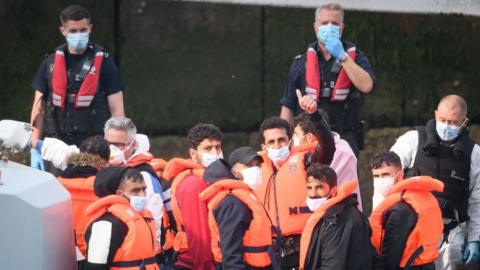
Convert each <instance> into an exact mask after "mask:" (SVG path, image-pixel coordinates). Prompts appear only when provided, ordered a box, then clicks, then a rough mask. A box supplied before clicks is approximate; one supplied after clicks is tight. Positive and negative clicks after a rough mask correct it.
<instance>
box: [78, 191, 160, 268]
mask: <svg viewBox="0 0 480 270" xmlns="http://www.w3.org/2000/svg"><path fill="white" fill-rule="evenodd" d="M106 212H109V213H111V214H112V215H114V216H115V217H117V218H118V219H120V220H121V221H122V222H123V223H124V224H125V225H127V227H128V231H127V235H126V236H125V240H124V241H123V243H122V245H121V246H120V247H119V248H118V250H117V252H116V253H115V256H114V257H113V262H112V266H111V267H110V269H111V270H140V269H146V270H159V269H160V268H159V267H158V264H157V262H156V257H155V256H156V254H157V250H158V247H157V246H156V245H155V240H154V239H155V224H154V222H153V218H152V217H151V215H150V213H149V212H148V211H143V212H142V213H136V212H135V211H134V210H133V209H132V208H131V207H130V203H129V202H128V200H126V199H124V198H122V197H120V196H117V195H110V196H107V197H104V198H101V199H100V200H98V201H96V202H94V203H93V204H91V205H90V206H89V207H88V208H87V210H86V211H85V214H86V218H87V219H88V220H89V222H88V224H92V223H93V222H94V221H95V220H97V219H98V218H99V217H101V216H102V215H103V214H105V213H106ZM87 259H88V258H87ZM142 265H143V266H144V267H145V268H142Z"/></svg>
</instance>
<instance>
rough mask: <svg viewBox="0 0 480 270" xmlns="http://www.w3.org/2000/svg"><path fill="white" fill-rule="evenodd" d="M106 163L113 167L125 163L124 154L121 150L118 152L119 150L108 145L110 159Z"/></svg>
mask: <svg viewBox="0 0 480 270" xmlns="http://www.w3.org/2000/svg"><path fill="white" fill-rule="evenodd" d="M108 163H110V165H113V166H118V165H122V164H123V163H125V154H124V153H123V151H122V150H120V148H118V147H116V146H115V145H113V144H111V145H110V159H109V161H108Z"/></svg>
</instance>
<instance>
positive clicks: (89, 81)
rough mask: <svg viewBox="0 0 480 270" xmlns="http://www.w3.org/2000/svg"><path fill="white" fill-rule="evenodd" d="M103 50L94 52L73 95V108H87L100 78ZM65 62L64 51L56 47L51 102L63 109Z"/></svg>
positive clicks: (65, 83)
mask: <svg viewBox="0 0 480 270" xmlns="http://www.w3.org/2000/svg"><path fill="white" fill-rule="evenodd" d="M104 54H105V53H104V52H103V51H98V52H96V53H95V58H94V60H93V64H92V67H91V68H90V70H89V71H88V73H87V75H86V77H85V79H84V80H83V82H82V85H81V86H80V89H79V90H78V93H77V95H76V97H75V108H88V107H89V106H90V104H91V103H92V101H93V98H94V97H95V93H96V91H97V88H98V82H99V80H100V70H101V68H102V63H103V58H104ZM67 84H68V77H67V64H66V62H65V52H64V51H63V50H60V49H57V50H56V51H55V59H54V62H53V72H52V104H53V105H54V106H57V107H60V108H61V109H62V110H65V102H66V98H67Z"/></svg>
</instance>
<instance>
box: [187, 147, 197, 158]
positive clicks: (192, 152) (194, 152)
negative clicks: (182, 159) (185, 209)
mask: <svg viewBox="0 0 480 270" xmlns="http://www.w3.org/2000/svg"><path fill="white" fill-rule="evenodd" d="M188 154H189V155H190V158H191V159H192V160H197V156H198V151H197V150H196V149H193V148H189V149H188Z"/></svg>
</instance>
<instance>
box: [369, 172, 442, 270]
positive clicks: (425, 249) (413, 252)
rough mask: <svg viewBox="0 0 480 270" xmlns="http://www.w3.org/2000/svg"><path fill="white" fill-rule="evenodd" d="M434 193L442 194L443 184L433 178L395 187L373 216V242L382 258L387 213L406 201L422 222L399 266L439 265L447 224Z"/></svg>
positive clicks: (414, 180) (418, 178) (404, 183)
mask: <svg viewBox="0 0 480 270" xmlns="http://www.w3.org/2000/svg"><path fill="white" fill-rule="evenodd" d="M434 191H436V192H442V191H443V183H442V182H441V181H439V180H436V179H434V178H432V177H430V176H418V177H412V178H408V179H406V180H402V181H400V182H398V183H396V184H395V185H394V186H393V188H392V190H391V191H390V194H389V195H388V196H387V197H386V198H385V200H383V201H382V202H381V203H380V205H378V206H377V208H375V210H374V211H373V212H372V215H371V216H370V226H371V227H372V238H371V240H372V244H373V246H374V247H375V249H376V251H377V253H378V254H380V255H382V244H383V237H384V233H385V231H384V230H383V225H384V224H383V223H384V221H385V218H384V216H385V213H386V212H387V211H388V210H389V209H390V208H392V207H393V206H394V205H396V204H397V203H399V202H402V201H403V202H406V203H408V204H409V205H410V206H411V207H412V208H413V210H414V211H415V213H417V215H418V218H417V224H416V225H415V227H414V228H413V230H412V231H411V232H410V235H409V236H408V239H407V243H406V245H405V249H404V251H403V255H402V259H401V260H400V265H399V266H400V267H401V268H404V267H406V266H407V263H411V265H423V264H427V263H431V262H433V261H435V259H436V258H437V256H438V243H439V241H440V238H441V236H442V233H443V221H442V212H441V210H440V206H439V205H438V202H437V200H436V199H435V197H434V196H433V195H432V193H431V192H434ZM418 252H421V253H419V254H418ZM411 258H412V259H414V260H413V262H412V261H409V260H411Z"/></svg>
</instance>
